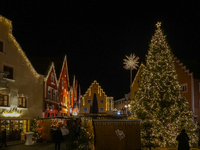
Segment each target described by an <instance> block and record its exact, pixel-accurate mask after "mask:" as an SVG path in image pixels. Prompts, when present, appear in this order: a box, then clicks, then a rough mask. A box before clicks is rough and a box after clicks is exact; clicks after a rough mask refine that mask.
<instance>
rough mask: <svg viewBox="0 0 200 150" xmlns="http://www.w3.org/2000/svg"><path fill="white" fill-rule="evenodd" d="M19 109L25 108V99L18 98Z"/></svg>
mask: <svg viewBox="0 0 200 150" xmlns="http://www.w3.org/2000/svg"><path fill="white" fill-rule="evenodd" d="M19 107H24V108H26V97H19Z"/></svg>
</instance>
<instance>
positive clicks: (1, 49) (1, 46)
mask: <svg viewBox="0 0 200 150" xmlns="http://www.w3.org/2000/svg"><path fill="white" fill-rule="evenodd" d="M0 52H3V42H2V41H0Z"/></svg>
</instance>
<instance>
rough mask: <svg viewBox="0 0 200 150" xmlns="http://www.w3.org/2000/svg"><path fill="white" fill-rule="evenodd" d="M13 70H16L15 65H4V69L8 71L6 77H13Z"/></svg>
mask: <svg viewBox="0 0 200 150" xmlns="http://www.w3.org/2000/svg"><path fill="white" fill-rule="evenodd" d="M13 70H14V69H13V67H10V66H5V65H4V66H3V71H4V72H7V73H8V75H7V76H6V77H5V78H8V79H13Z"/></svg>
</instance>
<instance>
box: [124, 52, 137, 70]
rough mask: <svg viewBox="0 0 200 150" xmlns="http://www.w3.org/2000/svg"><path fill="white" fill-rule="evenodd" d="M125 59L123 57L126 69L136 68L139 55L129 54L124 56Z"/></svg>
mask: <svg viewBox="0 0 200 150" xmlns="http://www.w3.org/2000/svg"><path fill="white" fill-rule="evenodd" d="M126 58H127V59H123V60H124V64H125V66H124V68H125V69H126V70H129V69H130V70H133V69H137V67H138V63H139V62H138V59H139V57H136V56H135V54H131V55H130V56H129V57H128V56H126Z"/></svg>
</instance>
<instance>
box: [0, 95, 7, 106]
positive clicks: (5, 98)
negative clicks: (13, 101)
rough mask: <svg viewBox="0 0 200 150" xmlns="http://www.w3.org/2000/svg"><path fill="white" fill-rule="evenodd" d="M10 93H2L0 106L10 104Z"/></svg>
mask: <svg viewBox="0 0 200 150" xmlns="http://www.w3.org/2000/svg"><path fill="white" fill-rule="evenodd" d="M8 100H9V99H8V95H2V94H0V106H8V102H9V101H8Z"/></svg>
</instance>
